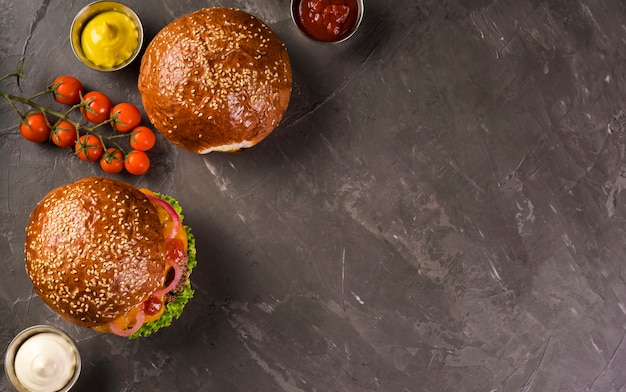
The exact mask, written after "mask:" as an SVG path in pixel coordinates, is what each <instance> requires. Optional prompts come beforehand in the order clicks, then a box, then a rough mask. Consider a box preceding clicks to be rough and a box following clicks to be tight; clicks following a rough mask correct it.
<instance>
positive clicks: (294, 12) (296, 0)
mask: <svg viewBox="0 0 626 392" xmlns="http://www.w3.org/2000/svg"><path fill="white" fill-rule="evenodd" d="M303 1H307V0H291V20H292V22H293V23H294V24H295V25H296V27H297V28H298V30H300V32H301V33H302V34H304V36H305V37H307V38H309V39H311V40H313V41H315V42H320V43H325V44H339V43H342V42H345V41H347V40H348V39H349V38H350V37H352V36H353V35H354V33H356V32H357V30H358V29H359V26H360V25H361V21H362V20H363V8H364V5H363V0H355V2H356V6H357V17H356V21H355V23H354V26H353V27H352V29H351V30H350V32H349V33H348V34H346V35H344V36H343V37H341V38H340V39H338V40H321V39H317V38H315V37H313V36H312V35H311V34H310V33H308V32H307V28H306V26H303V24H302V23H301V21H300V18H299V10H298V8H299V6H300V4H301V3H302V2H303Z"/></svg>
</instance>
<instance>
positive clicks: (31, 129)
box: [20, 112, 50, 143]
mask: <svg viewBox="0 0 626 392" xmlns="http://www.w3.org/2000/svg"><path fill="white" fill-rule="evenodd" d="M20 133H21V134H22V136H24V139H26V140H29V141H31V142H36V143H43V142H45V141H47V140H48V139H49V138H50V126H49V125H48V121H47V120H46V116H44V114H43V113H41V112H31V113H28V114H27V115H26V118H24V119H23V120H22V122H21V123H20Z"/></svg>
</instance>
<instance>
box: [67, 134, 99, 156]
mask: <svg viewBox="0 0 626 392" xmlns="http://www.w3.org/2000/svg"><path fill="white" fill-rule="evenodd" d="M74 150H75V151H76V155H78V157H79V158H80V159H82V160H83V161H87V162H95V161H97V160H98V159H100V157H101V156H102V154H103V153H104V148H103V147H102V141H100V139H99V138H98V137H97V136H95V135H91V134H87V135H83V136H81V137H80V138H78V141H77V142H76V145H75V147H74Z"/></svg>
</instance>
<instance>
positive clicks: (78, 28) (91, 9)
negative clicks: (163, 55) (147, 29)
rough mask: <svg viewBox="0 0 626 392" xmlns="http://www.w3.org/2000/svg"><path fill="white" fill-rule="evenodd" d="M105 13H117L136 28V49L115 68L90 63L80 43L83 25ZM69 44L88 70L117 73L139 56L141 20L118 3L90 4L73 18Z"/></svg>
mask: <svg viewBox="0 0 626 392" xmlns="http://www.w3.org/2000/svg"><path fill="white" fill-rule="evenodd" d="M107 11H117V12H121V13H123V14H124V15H126V16H128V17H129V18H130V19H131V20H132V21H133V23H134V24H135V27H136V28H137V33H138V36H137V47H136V48H135V51H134V52H133V54H132V55H131V56H130V58H128V60H126V61H125V62H123V63H122V64H119V65H116V66H115V67H110V68H107V67H102V66H99V65H96V64H94V63H93V62H91V61H90V60H89V59H88V58H87V57H86V56H85V53H83V48H82V46H81V42H80V41H81V37H80V36H81V33H82V31H83V28H84V27H85V25H86V24H87V23H88V22H89V21H90V20H91V19H92V18H94V17H95V16H96V15H98V14H101V13H103V12H107ZM70 42H71V45H72V50H73V51H74V54H75V55H76V57H77V58H78V59H79V60H80V61H81V62H82V63H83V64H85V65H86V66H88V67H89V68H91V69H95V70H96V71H105V72H107V71H117V70H120V69H122V68H124V67H126V66H127V65H129V64H130V63H132V62H133V61H134V60H135V59H136V58H137V56H138V55H139V52H140V51H141V47H142V45H143V25H142V24H141V20H140V19H139V17H138V16H137V14H136V13H135V11H133V10H132V9H131V8H130V7H128V6H127V5H124V4H122V3H118V2H116V1H96V2H93V3H91V4H88V5H86V6H85V7H84V8H83V9H82V10H80V11H79V12H78V14H76V16H75V17H74V20H73V21H72V26H71V27H70Z"/></svg>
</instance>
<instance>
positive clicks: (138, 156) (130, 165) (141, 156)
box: [124, 150, 150, 176]
mask: <svg viewBox="0 0 626 392" xmlns="http://www.w3.org/2000/svg"><path fill="white" fill-rule="evenodd" d="M124 167H125V168H126V171H127V172H129V173H130V174H134V175H137V176H139V175H142V174H144V173H145V172H147V171H148V169H149V168H150V158H149V157H148V154H146V153H145V152H143V151H139V150H131V151H130V152H129V153H128V154H126V159H125V160H124Z"/></svg>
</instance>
